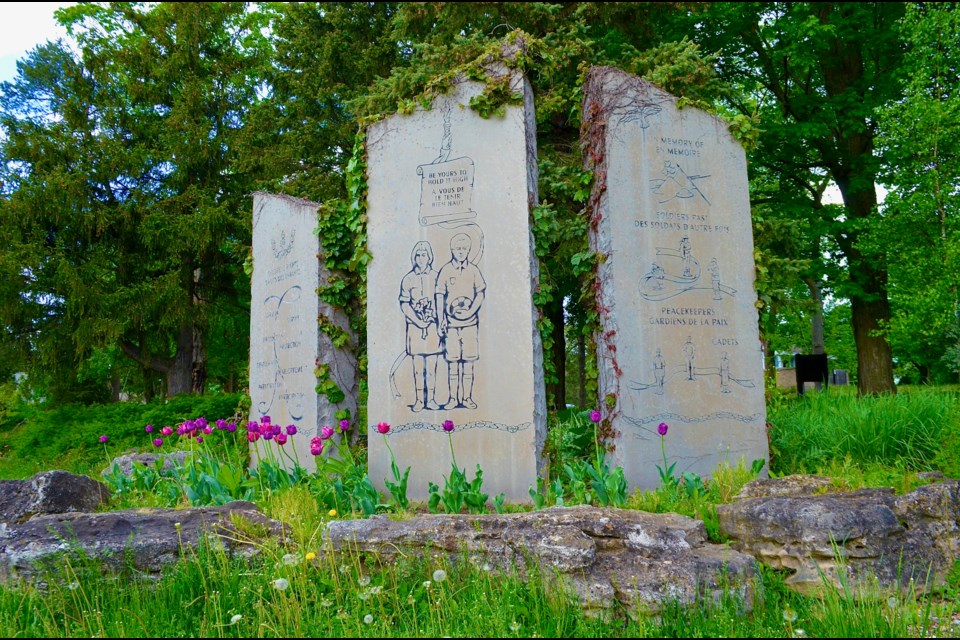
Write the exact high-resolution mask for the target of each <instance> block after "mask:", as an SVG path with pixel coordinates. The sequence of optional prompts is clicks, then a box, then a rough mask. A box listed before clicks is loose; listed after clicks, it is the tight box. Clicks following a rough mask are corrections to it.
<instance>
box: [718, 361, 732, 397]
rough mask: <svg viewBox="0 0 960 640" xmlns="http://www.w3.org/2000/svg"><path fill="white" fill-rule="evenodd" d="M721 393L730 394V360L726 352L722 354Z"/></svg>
mask: <svg viewBox="0 0 960 640" xmlns="http://www.w3.org/2000/svg"><path fill="white" fill-rule="evenodd" d="M720 391H721V393H730V358H728V357H727V352H726V351H724V352H722V353H721V354H720Z"/></svg>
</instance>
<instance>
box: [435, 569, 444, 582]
mask: <svg viewBox="0 0 960 640" xmlns="http://www.w3.org/2000/svg"><path fill="white" fill-rule="evenodd" d="M446 579H447V572H446V571H444V570H443V569H437V570H436V571H434V572H433V581H434V582H443V581H444V580H446Z"/></svg>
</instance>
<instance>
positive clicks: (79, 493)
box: [0, 471, 110, 524]
mask: <svg viewBox="0 0 960 640" xmlns="http://www.w3.org/2000/svg"><path fill="white" fill-rule="evenodd" d="M109 500H110V490H109V489H108V488H107V486H106V485H105V484H103V483H101V482H97V481H96V480H94V479H92V478H88V477H87V476H79V475H75V474H73V473H69V472H67V471H44V472H42V473H38V474H37V475H35V476H33V477H32V478H29V479H27V480H0V523H9V524H18V523H22V522H25V521H26V520H28V519H30V518H31V517H33V516H35V515H38V514H45V513H74V512H83V511H95V510H96V509H98V508H99V507H100V506H101V505H103V504H106V503H107V502H108V501H109Z"/></svg>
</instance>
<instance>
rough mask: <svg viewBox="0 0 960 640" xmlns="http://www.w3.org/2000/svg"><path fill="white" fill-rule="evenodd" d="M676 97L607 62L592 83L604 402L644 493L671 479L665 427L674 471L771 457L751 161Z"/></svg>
mask: <svg viewBox="0 0 960 640" xmlns="http://www.w3.org/2000/svg"><path fill="white" fill-rule="evenodd" d="M676 102H677V100H676V98H674V97H673V96H671V95H669V94H667V93H666V92H664V91H662V90H661V89H659V88H658V87H656V86H654V85H652V84H650V83H648V82H646V81H644V80H642V79H640V78H638V77H636V76H632V75H630V74H627V73H625V72H623V71H620V70H617V69H612V68H608V67H598V68H594V69H591V70H590V72H589V74H588V76H587V81H586V85H585V88H584V107H583V114H584V116H583V117H584V120H585V123H584V124H585V127H584V132H585V136H586V152H585V155H586V161H585V162H586V164H587V167H588V168H590V169H592V170H593V171H594V175H595V184H594V188H593V194H592V197H591V209H590V214H591V219H592V224H591V235H590V241H591V245H592V247H593V249H594V250H595V251H596V252H597V253H598V254H600V259H599V261H598V262H599V267H598V273H597V276H598V284H599V287H598V290H597V305H598V310H599V313H600V322H601V329H600V334H599V335H598V336H597V359H598V368H599V371H600V379H599V387H600V398H601V401H602V402H603V403H604V404H607V406H608V408H607V409H605V418H606V419H608V420H610V426H612V428H613V430H614V433H615V442H614V444H615V450H614V452H613V454H612V460H611V462H612V464H613V465H622V466H623V468H624V471H625V473H626V477H627V479H628V481H629V483H630V485H631V486H632V487H641V488H644V489H650V488H654V487H656V486H658V485H659V484H660V475H659V472H658V470H657V466H658V465H659V466H661V467H662V466H663V464H664V463H663V457H662V454H661V450H660V435H659V433H658V426H659V425H660V423H666V424H667V426H668V431H667V435H666V436H665V441H664V445H665V448H666V456H667V464H672V463H673V462H676V467H675V469H674V473H675V475H679V474H680V473H682V472H684V471H690V472H693V473H697V474H700V475H708V474H709V473H710V472H711V471H713V470H714V469H715V468H716V466H717V464H718V463H721V462H724V461H728V462H730V463H731V464H736V463H737V462H738V461H739V460H740V459H741V458H744V459H745V460H746V464H747V465H749V464H750V463H751V462H752V461H753V460H755V459H757V458H766V457H767V439H766V431H765V424H766V413H765V407H764V393H763V391H764V390H763V354H762V351H761V346H760V338H759V330H758V326H757V322H758V320H757V310H756V306H755V303H756V300H757V296H756V292H755V289H754V263H753V235H752V228H751V221H750V201H749V195H748V191H747V166H746V157H745V155H744V152H743V148H742V147H741V146H740V144H739V143H738V142H737V141H736V140H734V139H733V137H732V136H731V135H730V132H729V130H728V128H727V126H726V125H725V124H724V123H723V122H722V121H721V120H720V119H718V118H715V117H714V116H712V115H709V114H707V113H705V112H703V111H700V110H698V109H695V108H692V107H687V108H684V109H678V108H677V104H676ZM609 403H614V404H613V405H612V407H611V406H609Z"/></svg>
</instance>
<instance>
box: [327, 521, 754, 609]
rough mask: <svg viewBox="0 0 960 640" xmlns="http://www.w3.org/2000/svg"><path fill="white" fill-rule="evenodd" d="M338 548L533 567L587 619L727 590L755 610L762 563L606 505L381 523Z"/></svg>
mask: <svg viewBox="0 0 960 640" xmlns="http://www.w3.org/2000/svg"><path fill="white" fill-rule="evenodd" d="M326 540H327V542H328V543H329V545H330V547H331V548H332V549H333V550H335V551H336V550H340V551H347V550H349V551H354V550H358V551H365V552H372V553H375V554H377V555H378V556H379V557H380V558H382V559H383V560H387V561H389V560H390V559H391V558H393V557H395V556H396V555H398V554H410V553H412V554H415V555H420V556H435V555H437V554H443V555H446V556H447V557H448V558H449V560H450V561H451V562H457V561H458V560H459V559H461V558H463V557H464V555H466V557H468V558H469V559H470V561H471V562H475V563H476V564H477V565H478V566H483V564H488V565H489V566H490V567H491V569H492V570H495V571H499V572H506V573H511V572H513V571H516V572H517V573H518V574H519V575H520V576H522V577H526V576H528V575H529V572H530V570H531V569H532V568H534V569H535V568H537V567H539V569H540V573H541V574H542V575H543V576H544V578H545V579H547V580H548V581H549V582H551V583H552V584H554V585H555V586H556V587H562V588H564V589H565V590H566V591H567V592H569V593H570V594H572V595H574V596H575V597H576V598H577V600H579V602H580V603H581V604H582V605H583V606H584V608H585V609H586V610H587V611H590V612H593V613H604V612H607V611H609V610H610V609H611V608H612V607H614V605H615V604H617V603H619V604H620V605H622V606H623V607H625V608H626V609H627V610H628V611H630V612H632V613H636V612H638V611H641V612H645V613H651V614H656V613H658V612H659V611H660V610H661V609H662V607H663V606H664V604H666V603H667V602H679V603H681V604H693V603H695V602H696V601H697V600H698V599H700V598H716V597H719V594H720V593H721V592H722V591H723V590H725V589H729V590H733V591H734V592H735V593H737V594H739V596H740V597H741V598H743V601H744V602H745V604H746V605H747V606H750V605H751V603H752V597H753V591H752V589H753V582H752V578H753V577H754V576H755V574H756V570H755V561H754V560H753V558H750V557H749V556H746V555H744V554H741V553H738V552H736V551H734V550H732V549H729V548H727V547H724V546H721V545H714V544H710V543H708V542H707V534H706V529H705V528H704V525H703V523H702V522H701V521H699V520H693V519H691V518H687V517H685V516H680V515H677V514H652V513H645V512H641V511H629V510H619V509H601V508H598V507H588V506H579V507H569V508H566V507H553V508H550V509H545V510H541V511H534V512H530V513H517V514H504V515H424V516H418V517H415V518H412V519H410V520H401V521H396V520H391V519H389V518H386V517H375V518H371V519H369V520H339V521H334V522H331V523H329V524H328V525H327V531H326Z"/></svg>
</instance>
